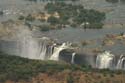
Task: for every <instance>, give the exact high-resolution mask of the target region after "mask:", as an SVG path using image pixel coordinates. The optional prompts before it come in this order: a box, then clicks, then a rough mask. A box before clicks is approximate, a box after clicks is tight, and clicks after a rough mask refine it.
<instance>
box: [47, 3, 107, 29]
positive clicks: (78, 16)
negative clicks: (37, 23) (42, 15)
mask: <svg viewBox="0 0 125 83" xmlns="http://www.w3.org/2000/svg"><path fill="white" fill-rule="evenodd" d="M45 9H46V10H47V11H48V13H49V14H53V13H55V12H58V13H59V15H60V18H59V20H58V22H56V23H55V24H63V25H66V24H69V25H74V26H79V25H83V27H84V28H98V29H99V28H102V26H103V20H104V19H105V13H101V12H98V11H95V10H92V9H91V10H88V9H85V8H84V7H83V6H82V5H72V4H66V3H63V2H62V3H61V2H56V3H48V4H47V5H46V6H45ZM54 20H55V19H54ZM52 22H53V21H52ZM50 23H51V22H50ZM86 23H87V24H86Z"/></svg>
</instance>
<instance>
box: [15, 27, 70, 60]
mask: <svg viewBox="0 0 125 83" xmlns="http://www.w3.org/2000/svg"><path fill="white" fill-rule="evenodd" d="M17 34H18V35H17V36H18V40H17V44H18V45H17V46H18V49H19V51H20V53H19V54H20V55H19V56H21V57H26V58H29V59H40V60H56V61H58V60H59V54H60V52H61V51H62V50H64V49H70V46H71V43H63V44H62V45H60V46H58V47H57V45H56V43H54V42H53V41H52V40H51V39H49V38H47V37H42V38H36V37H34V35H33V32H32V31H30V30H29V29H28V28H27V27H20V30H19V31H18V33H17ZM50 43H51V45H50Z"/></svg>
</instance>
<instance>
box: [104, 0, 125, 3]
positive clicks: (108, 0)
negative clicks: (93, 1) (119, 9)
mask: <svg viewBox="0 0 125 83" xmlns="http://www.w3.org/2000/svg"><path fill="white" fill-rule="evenodd" d="M106 1H107V2H109V3H118V2H119V1H120V2H125V0H106Z"/></svg>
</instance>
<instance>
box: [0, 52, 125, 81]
mask: <svg viewBox="0 0 125 83" xmlns="http://www.w3.org/2000/svg"><path fill="white" fill-rule="evenodd" d="M65 70H70V71H72V72H75V71H82V72H97V73H102V74H104V75H110V76H111V77H114V75H115V74H118V75H120V74H122V73H123V72H122V71H111V70H106V69H105V70H97V69H92V68H91V66H89V65H88V66H87V65H81V66H78V65H73V64H68V63H64V62H54V61H41V60H29V59H26V58H21V57H18V56H12V55H7V54H5V53H3V52H0V83H1V82H4V81H6V80H13V81H18V80H30V79H31V78H32V77H33V76H36V75H38V74H39V73H46V74H49V75H50V74H51V75H53V74H55V73H58V72H63V71H65ZM67 83H75V82H74V78H73V77H72V76H71V75H69V76H68V77H67Z"/></svg>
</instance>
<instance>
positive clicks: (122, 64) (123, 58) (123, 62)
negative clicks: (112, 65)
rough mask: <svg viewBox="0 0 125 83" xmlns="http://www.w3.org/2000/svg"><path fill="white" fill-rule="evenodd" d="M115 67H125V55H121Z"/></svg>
mask: <svg viewBox="0 0 125 83" xmlns="http://www.w3.org/2000/svg"><path fill="white" fill-rule="evenodd" d="M117 69H125V56H124V55H121V56H120V58H119V60H118V63H117Z"/></svg>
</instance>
